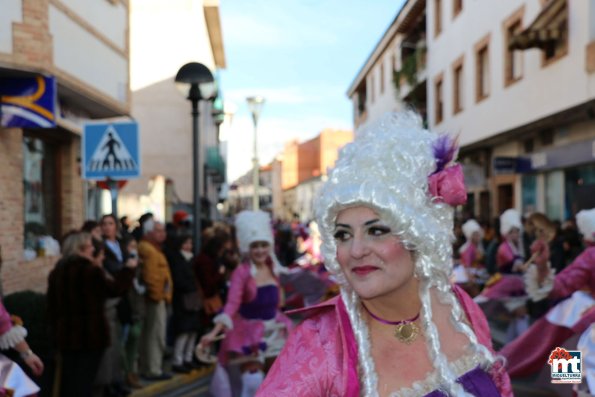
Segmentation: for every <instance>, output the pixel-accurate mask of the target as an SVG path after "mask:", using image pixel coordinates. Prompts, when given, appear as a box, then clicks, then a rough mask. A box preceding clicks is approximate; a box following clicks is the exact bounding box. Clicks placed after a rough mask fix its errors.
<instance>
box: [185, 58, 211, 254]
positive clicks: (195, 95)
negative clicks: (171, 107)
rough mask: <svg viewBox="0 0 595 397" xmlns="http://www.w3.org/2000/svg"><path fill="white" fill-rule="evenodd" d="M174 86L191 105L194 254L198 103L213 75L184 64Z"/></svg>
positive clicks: (195, 242)
mask: <svg viewBox="0 0 595 397" xmlns="http://www.w3.org/2000/svg"><path fill="white" fill-rule="evenodd" d="M175 81H176V86H177V87H178V88H179V89H180V91H181V92H182V93H183V95H184V96H186V99H188V100H189V101H190V102H191V103H192V193H193V195H192V199H193V200H194V205H193V211H192V218H193V219H192V245H193V250H194V253H195V254H197V253H198V252H199V250H200V247H199V246H200V234H201V207H202V203H201V200H200V180H199V179H200V151H199V144H200V141H199V135H198V116H199V112H198V102H199V101H200V100H202V99H210V98H211V96H212V95H213V93H214V88H215V84H214V79H213V74H212V73H211V71H210V70H209V68H207V67H206V66H205V65H203V64H201V63H198V62H190V63H187V64H185V65H184V66H182V67H181V68H180V70H178V73H177V74H176V78H175Z"/></svg>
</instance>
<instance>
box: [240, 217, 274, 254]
mask: <svg viewBox="0 0 595 397" xmlns="http://www.w3.org/2000/svg"><path fill="white" fill-rule="evenodd" d="M235 226H236V237H237V239H238V245H239V248H240V252H241V253H242V254H245V253H247V252H248V251H249V250H250V244H252V243H253V242H255V241H266V242H267V243H269V245H270V246H271V247H272V246H274V239H273V231H272V230H271V217H270V215H269V214H268V213H266V212H264V211H242V212H240V213H238V214H237V215H236V219H235Z"/></svg>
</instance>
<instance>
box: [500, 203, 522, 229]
mask: <svg viewBox="0 0 595 397" xmlns="http://www.w3.org/2000/svg"><path fill="white" fill-rule="evenodd" d="M515 227H516V228H517V229H519V230H523V224H522V223H521V214H519V212H518V211H517V210H515V209H514V208H510V209H507V210H506V211H504V212H503V213H502V215H500V234H502V236H505V235H507V234H508V233H509V232H510V231H511V230H512V229H513V228H515Z"/></svg>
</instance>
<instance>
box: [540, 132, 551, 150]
mask: <svg viewBox="0 0 595 397" xmlns="http://www.w3.org/2000/svg"><path fill="white" fill-rule="evenodd" d="M540 141H541V146H551V145H553V144H554V131H553V130H544V131H541V134H540Z"/></svg>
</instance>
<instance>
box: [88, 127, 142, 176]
mask: <svg viewBox="0 0 595 397" xmlns="http://www.w3.org/2000/svg"><path fill="white" fill-rule="evenodd" d="M82 144H83V147H82V149H81V152H82V163H83V165H84V166H83V179H107V178H110V179H114V180H118V179H131V178H138V177H139V176H140V157H139V147H138V123H136V122H132V121H130V122H115V123H87V124H85V126H84V129H83V142H82Z"/></svg>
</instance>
